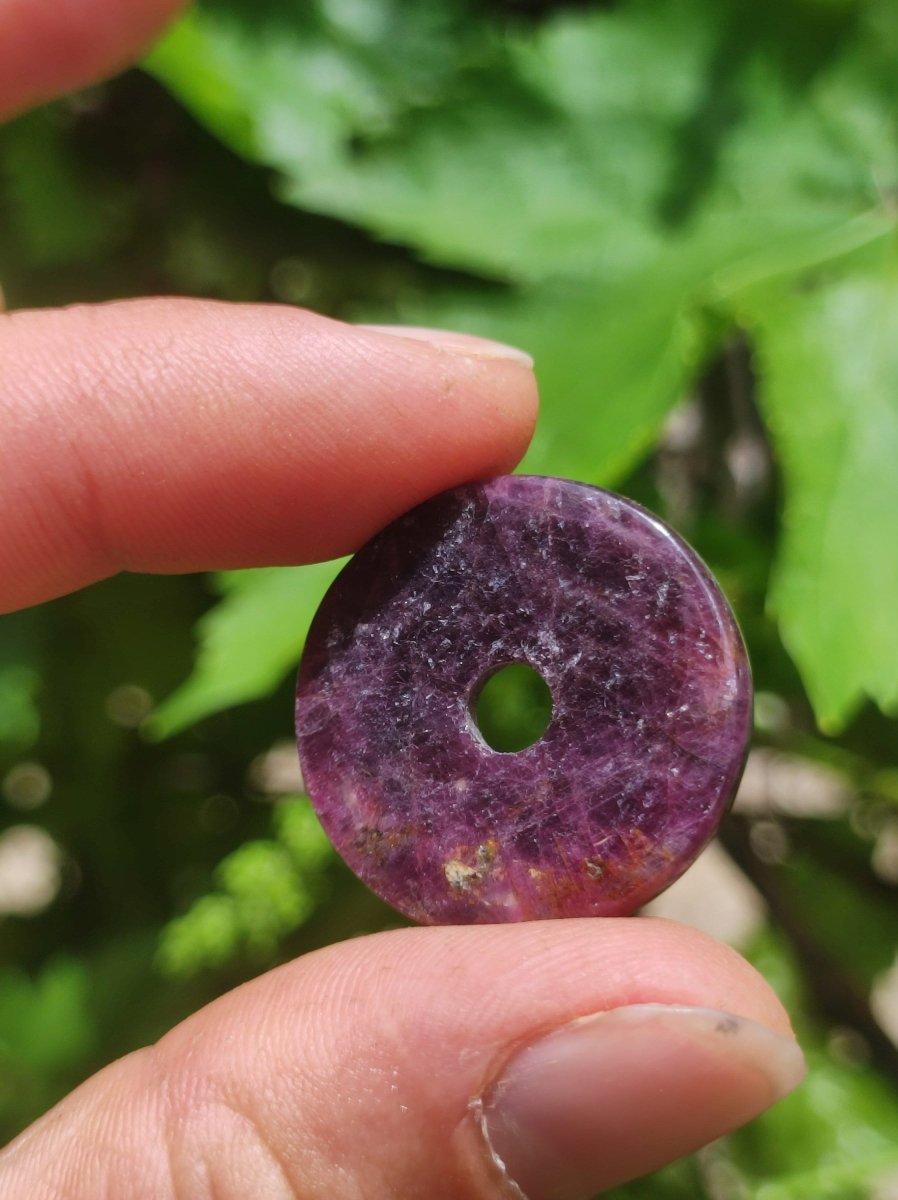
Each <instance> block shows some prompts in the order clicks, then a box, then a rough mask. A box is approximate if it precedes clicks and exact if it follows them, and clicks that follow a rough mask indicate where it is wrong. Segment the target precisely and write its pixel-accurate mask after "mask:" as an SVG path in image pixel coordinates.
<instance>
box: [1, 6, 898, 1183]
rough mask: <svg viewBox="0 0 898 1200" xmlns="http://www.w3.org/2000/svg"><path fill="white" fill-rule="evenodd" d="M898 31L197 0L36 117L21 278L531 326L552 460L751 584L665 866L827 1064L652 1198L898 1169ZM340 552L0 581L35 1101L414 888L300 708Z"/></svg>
mask: <svg viewBox="0 0 898 1200" xmlns="http://www.w3.org/2000/svg"><path fill="white" fill-rule="evenodd" d="M896 67H898V6H896V5H895V4H894V2H893V0H754V2H753V3H750V4H749V3H745V2H744V0H739V2H737V0H652V2H648V0H611V2H608V3H594V2H593V3H590V2H586V0H569V2H568V3H564V2H560V0H554V2H553V0H517V2H515V0H428V3H427V4H408V3H402V2H401V0H252V2H250V0H206V2H205V3H201V4H200V5H199V6H198V7H196V8H194V9H193V10H192V11H191V12H190V14H189V15H188V16H187V17H186V18H185V19H184V20H182V22H181V23H180V24H179V25H178V26H176V27H175V28H174V29H173V30H172V31H171V32H170V34H169V35H168V36H167V37H166V38H165V39H164V41H163V42H162V43H161V44H160V45H158V46H157V47H156V48H155V49H154V50H153V52H152V53H151V54H150V56H149V58H148V59H147V61H146V63H145V64H143V66H142V67H141V68H140V69H136V70H134V71H132V72H130V73H129V74H126V75H125V76H123V77H122V78H120V79H118V80H116V81H114V82H112V83H110V84H108V85H105V86H103V87H99V88H96V89H93V90H90V91H87V92H84V93H81V94H79V95H76V96H73V97H71V98H69V99H67V100H65V101H64V102H61V103H58V104H54V105H52V106H50V107H48V108H45V109H43V110H40V111H38V112H34V113H31V114H29V115H27V116H25V117H23V118H21V119H20V120H18V121H16V122H14V123H12V124H10V125H9V126H7V127H5V128H4V129H3V130H0V279H2V283H3V286H4V289H5V292H6V297H7V302H8V304H9V305H10V307H22V306H40V305H57V304H66V303H70V302H73V301H79V300H104V299H109V298H114V297H120V296H132V295H142V294H152V293H180V294H190V295H202V296H212V297H220V298H225V299H233V300H265V301H279V302H282V303H287V304H302V305H307V306H310V307H312V308H315V309H318V310H320V311H322V312H326V313H331V314H334V315H337V316H340V317H345V318H348V319H353V320H355V319H369V320H379V321H404V322H409V323H420V324H435V325H447V326H453V327H456V328H460V329H467V330H470V331H472V332H477V333H482V334H485V335H488V336H490V335H491V336H494V337H499V338H501V339H503V340H506V341H510V342H512V343H514V344H516V345H520V346H523V347H526V348H527V349H528V350H530V351H531V352H532V353H533V354H534V355H535V357H536V361H537V369H538V374H539V377H540V382H541V387H542V393H543V398H544V408H543V415H542V419H541V424H540V428H539V431H538V433H537V437H536V440H535V442H534V444H533V448H532V451H531V453H530V454H529V456H528V458H527V460H526V462H525V464H524V465H525V468H526V469H527V470H530V471H532V472H539V473H547V474H558V475H567V476H571V477H573V478H576V479H581V480H586V481H590V482H594V483H599V484H603V485H608V486H612V487H614V488H616V489H617V490H620V491H622V492H624V493H625V494H627V495H629V496H632V497H634V498H636V499H638V500H639V501H641V502H642V503H644V504H646V505H648V506H649V507H650V508H652V509H654V510H655V511H657V512H659V513H661V514H662V515H663V516H664V517H665V518H666V519H668V520H669V521H670V522H672V523H673V524H674V525H675V526H676V527H677V528H678V529H679V530H680V531H681V532H682V533H683V534H684V535H685V536H686V537H687V538H688V539H689V540H690V541H691V542H692V543H693V544H694V545H695V546H696V547H697V549H698V550H699V552H700V553H701V554H702V555H703V556H704V557H705V558H706V560H707V561H708V563H709V564H710V565H711V567H712V569H713V570H714V572H715V574H716V575H717V577H718V578H719V579H720V581H721V583H722V584H723V586H724V588H725V590H726V592H727V594H728V595H729V597H730V599H731V601H732V603H733V605H734V607H735V609H736V611H737V613H738V616H739V619H740V621H741V624H742V627H743V629H744V631H745V635H746V638H747V641H748V644H749V648H750V652H751V657H752V662H753V666H754V672H755V680H756V687H757V704H756V716H755V741H754V749H753V751H752V754H751V757H750V759H749V764H748V769H747V773H746V776H745V780H744V784H743V787H742V790H741V792H740V796H739V799H738V801H737V804H736V809H735V813H734V815H733V816H732V817H731V818H730V820H729V821H728V822H727V823H726V825H725V827H724V830H723V832H722V834H721V838H720V842H719V843H718V844H715V845H714V846H713V847H712V849H711V850H710V851H709V852H708V853H707V854H706V855H705V856H703V858H702V859H701V860H700V862H699V863H698V864H697V865H696V867H694V868H693V870H692V871H690V872H689V874H688V875H687V876H686V877H685V878H684V879H683V880H682V881H681V882H680V883H679V884H677V885H675V887H674V888H673V889H672V890H671V891H670V892H669V893H668V894H667V895H666V896H664V897H662V898H661V899H660V900H659V901H657V902H656V903H655V904H654V905H653V906H652V907H653V909H654V910H656V911H660V912H663V913H665V914H667V915H672V916H676V917H678V918H680V919H683V920H687V921H690V922H692V923H694V924H697V925H699V926H701V927H703V928H706V929H709V930H710V931H711V932H713V933H715V934H716V935H717V936H719V937H722V938H724V939H726V940H728V941H730V942H731V943H733V944H734V945H736V946H738V947H739V949H740V950H742V951H743V952H744V953H745V954H746V955H747V956H748V957H749V958H750V959H751V960H752V961H753V962H754V963H755V964H756V965H757V966H758V967H759V968H760V969H761V970H762V971H763V972H764V973H765V975H766V976H767V977H768V978H769V979H770V980H771V981H772V983H773V984H774V986H775V987H776V988H777V989H778V990H779V992H780V994H781V995H782V996H783V998H784V999H785V1001H786V1003H787V1004H788V1005H789V1007H790V1009H791V1011H792V1012H793V1014H794V1016H795V1021H796V1025H797V1028H798V1030H799V1033H800V1035H801V1038H802V1040H803V1042H804V1044H805V1046H806V1047H807V1050H808V1053H809V1056H810V1059H811V1067H812V1069H811V1075H810V1078H809V1080H808V1082H807V1084H806V1085H805V1086H804V1087H803V1088H801V1089H800V1090H799V1092H798V1093H797V1094H796V1095H794V1096H792V1097H791V1098H789V1099H788V1100H787V1101H785V1102H784V1103H783V1104H781V1105H780V1106H778V1107H777V1108H776V1109H775V1110H774V1111H773V1112H772V1113H769V1114H767V1115H766V1116H764V1117H763V1118H761V1119H760V1120H758V1121H756V1122H755V1123H754V1124H753V1125H752V1126H751V1127H750V1128H749V1129H747V1130H745V1131H742V1132H740V1133H739V1134H737V1135H735V1136H733V1137H731V1138H727V1139H725V1140H724V1141H722V1142H720V1143H718V1144H716V1145H714V1146H712V1147H710V1148H709V1149H707V1150H706V1151H704V1152H702V1153H701V1154H699V1155H698V1156H696V1157H695V1158H694V1159H691V1160H688V1161H686V1162H684V1163H681V1164H678V1165H677V1166H675V1167H672V1168H670V1169H668V1170H666V1171H664V1172H661V1173H659V1174H658V1175H656V1176H654V1177H652V1178H651V1179H650V1180H648V1181H644V1182H642V1183H638V1184H634V1185H631V1186H629V1187H626V1188H622V1189H619V1190H618V1191H617V1192H615V1193H614V1195H615V1196H616V1197H618V1198H619V1200H624V1198H628V1200H637V1198H639V1197H652V1198H655V1200H686V1198H689V1200H694V1198H699V1200H702V1198H707V1200H743V1198H746V1197H758V1198H759V1200H802V1198H805V1197H807V1198H813V1200H825V1198H826V1197H838V1198H839V1200H854V1198H858V1200H861V1198H865V1197H871V1198H875V1200H886V1198H887V1197H895V1196H898V965H896V951H898V723H896V720H895V715H896V713H898V232H896V225H898V70H896ZM335 569H336V568H335V566H334V565H333V564H329V565H322V566H315V567H309V568H288V569H280V570H253V571H245V572H230V573H227V574H224V575H218V576H213V577H208V578H202V577H185V578H170V579H164V578H151V577H136V576H122V577H120V578H116V579H113V580H110V581H108V582H106V583H103V584H100V585H98V586H96V587H93V588H91V589H89V590H87V591H85V592H83V593H81V594H79V595H75V596H70V597H66V598H64V599H61V600H57V601H55V602H53V603H51V604H47V605H45V606H43V607H41V608H38V609H34V610H30V611H27V612H21V613H17V614H13V615H10V616H5V617H2V618H0V1140H5V1139H6V1138H8V1137H10V1136H12V1135H13V1134H14V1133H15V1132H17V1131H18V1130H19V1129H20V1128H21V1127H22V1126H24V1125H25V1124H26V1123H27V1122H28V1121H29V1120H31V1119H32V1118H33V1117H35V1116H36V1115H38V1114H39V1113H40V1112H42V1111H43V1110H45V1109H46V1108H47V1107H48V1106H49V1105H50V1104H52V1103H53V1102H54V1101H55V1100H56V1099H57V1098H58V1097H59V1096H60V1095H61V1094H62V1093H64V1092H65V1091H66V1090H68V1089H69V1088H70V1087H71V1086H73V1085H74V1084H75V1083H77V1082H78V1081H80V1080H81V1079H82V1078H84V1077H85V1076H86V1075H87V1074H88V1073H90V1072H91V1071H93V1070H95V1069H96V1068H97V1067H99V1066H101V1065H102V1064H104V1063H106V1062H108V1061H109V1060H110V1059H111V1058H113V1057H115V1056H117V1055H120V1054H122V1053H124V1052H125V1051H128V1050H130V1049H132V1048H134V1047H136V1046H138V1045H140V1044H143V1043H145V1042H146V1041H147V1040H149V1039H152V1038H155V1037H157V1036H158V1035H159V1034H161V1033H162V1032H163V1030H165V1029H166V1028H168V1027H169V1026H170V1025H171V1024H172V1023H173V1022H175V1021H177V1020H178V1019H179V1018H181V1017H182V1016H184V1015H186V1014H187V1013H188V1012H189V1011H191V1010H192V1009H194V1008H195V1007H197V1006H198V1005H200V1004H201V1003H203V1002H205V1001H206V1000H208V999H210V998H212V997H213V996H215V995H217V994H219V993H220V992H222V991H223V990H225V989H226V988H229V987H231V986H233V985H234V984H235V983H237V982H239V981H240V980H242V979H245V978H247V977H249V976H251V975H253V974H256V973H258V972H259V971H261V970H263V969H265V968H266V967H268V966H270V965H272V964H274V963H276V962H278V961H281V960H283V959H285V958H289V957H292V956H295V955H297V954H300V953H302V952H304V951H305V950H308V949H309V948H311V947H314V946H319V945H322V944H324V943H326V942H329V941H333V940H336V939H340V938H344V937H347V936H350V935H354V934H357V933H360V932H363V931H366V930H375V929H380V928H384V927H387V926H391V925H395V924H398V923H399V918H398V917H397V916H396V914H395V913H393V912H391V911H390V910H388V909H387V908H386V907H385V906H383V905H382V904H380V902H378V901H377V900H376V899H375V898H374V897H372V896H371V895H370V894H369V893H368V892H367V891H366V890H365V889H364V888H363V887H362V885H361V884H359V883H357V882H356V881H355V880H354V879H353V878H352V877H351V876H350V875H349V873H348V872H347V871H346V870H345V868H343V867H342V866H341V864H340V863H339V862H338V861H337V860H336V859H335V857H334V855H333V853H332V851H331V850H330V849H329V846H328V844H327V842H326V839H325V838H324V837H323V835H322V833H321V831H320V829H319V827H318V825H317V823H316V821H315V819H314V816H313V814H312V812H311V809H310V807H309V805H308V802H307V800H306V799H305V798H304V797H303V795H302V791H301V787H302V785H301V780H300V778H299V774H298V770H297V767H296V760H295V750H294V747H293V743H292V740H291V721H292V687H293V674H294V671H295V666H296V662H297V660H298V658H299V654H300V652H301V648H302V642H303V636H304V633H305V630H306V628H307V626H308V622H309V620H310V617H311V614H312V613H313V612H314V610H315V607H316V605H317V603H318V600H319V599H320V597H321V595H322V593H323V591H324V589H325V588H326V586H327V584H328V582H329V580H330V579H331V578H332V576H333V574H334V572H335ZM497 690H498V695H497V694H496V691H497ZM541 700H542V698H541V697H540V696H538V695H531V694H530V693H529V691H528V685H527V684H526V682H525V683H521V681H520V679H519V678H518V679H517V680H516V679H515V677H514V676H513V675H512V677H510V679H509V681H508V683H507V685H506V688H505V691H504V693H503V692H502V689H501V688H499V689H493V696H492V709H491V711H490V712H487V713H486V714H485V715H483V714H482V720H483V723H484V728H485V729H486V727H487V726H488V725H489V724H490V722H492V725H493V727H494V728H495V733H494V736H495V737H496V738H499V739H501V738H503V737H505V738H508V739H510V743H513V742H514V740H515V738H516V737H519V736H520V733H521V730H522V729H523V730H525V731H526V729H527V728H528V723H529V722H532V721H533V720H534V719H535V718H534V709H535V708H538V706H539V704H540V703H541Z"/></svg>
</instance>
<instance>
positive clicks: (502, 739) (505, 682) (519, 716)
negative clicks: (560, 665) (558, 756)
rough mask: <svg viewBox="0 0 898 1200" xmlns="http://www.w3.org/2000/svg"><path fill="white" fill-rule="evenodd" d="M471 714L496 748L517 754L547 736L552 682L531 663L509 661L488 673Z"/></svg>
mask: <svg viewBox="0 0 898 1200" xmlns="http://www.w3.org/2000/svg"><path fill="white" fill-rule="evenodd" d="M471 716H472V718H473V721H474V724H475V725H476V727H477V729H478V731H479V733H480V736H481V737H482V738H483V740H484V741H485V742H486V744H487V745H488V746H489V747H490V749H492V750H498V751H499V753H500V754H513V753H514V752H515V751H517V750H526V749H527V747H528V746H532V745H534V744H535V743H536V742H538V741H539V739H540V738H541V737H542V736H543V734H544V733H545V732H546V729H547V728H548V725H549V722H550V721H551V719H552V693H551V692H550V691H549V685H548V684H547V683H546V681H545V679H543V677H542V675H540V673H539V671H534V669H533V667H530V666H528V665H527V663H509V664H508V665H507V666H502V667H497V668H496V670H494V671H493V672H491V673H490V674H489V675H487V677H486V679H485V680H484V681H483V683H482V684H481V685H480V688H479V690H478V691H476V692H475V693H474V696H473V698H472V702H471Z"/></svg>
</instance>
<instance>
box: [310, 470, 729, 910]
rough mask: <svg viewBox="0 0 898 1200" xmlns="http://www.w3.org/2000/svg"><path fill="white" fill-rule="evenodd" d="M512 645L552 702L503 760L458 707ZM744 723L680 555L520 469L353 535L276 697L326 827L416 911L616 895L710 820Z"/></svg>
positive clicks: (622, 898)
mask: <svg viewBox="0 0 898 1200" xmlns="http://www.w3.org/2000/svg"><path fill="white" fill-rule="evenodd" d="M513 662H526V663H529V664H530V666H532V667H533V668H534V669H535V670H537V671H539V673H540V674H541V675H542V676H543V678H544V679H545V680H546V682H547V683H548V685H549V687H550V688H551V691H552V697H553V713H552V719H551V722H550V723H549V726H548V728H547V729H546V731H545V733H544V734H543V736H542V737H541V738H540V739H539V741H537V742H536V743H535V744H534V745H532V746H530V747H528V748H527V749H525V750H521V751H518V752H516V753H511V754H503V753H499V752H497V751H495V750H492V749H490V748H489V746H487V745H486V743H485V742H484V740H483V738H482V737H481V736H480V733H479V731H478V730H477V728H476V725H475V724H474V720H473V717H472V715H471V714H472V709H473V704H474V702H475V700H476V696H477V692H478V688H479V687H480V686H482V684H483V682H484V680H485V678H487V677H489V676H490V675H491V674H492V673H493V672H494V671H495V670H496V669H498V668H499V667H501V666H503V665H505V664H508V663H513ZM750 720H751V679H750V673H749V669H748V663H747V659H746V654H745V649H744V646H743V643H742V639H741V637H740V635H739V631H738V629H737V627H736V624H735V621H734V619H733V616H732V614H731V612H730V610H729V607H728V606H727V603H726V601H725V600H724V598H723V596H722V595H721V593H720V591H719V589H718V587H717V585H716V584H715V583H714V581H713V579H712V578H711V576H710V575H709V573H708V571H707V569H706V568H705V567H704V566H703V564H702V563H701V562H700V561H699V559H698V558H697V557H696V556H695V554H694V553H693V552H692V550H690V549H689V547H688V546H686V544H685V543H684V542H683V541H682V540H681V539H680V538H679V537H678V536H677V535H676V534H675V533H673V532H672V531H671V530H670V529H669V528H667V526H665V525H664V524H663V523H662V522H661V521H660V520H658V518H656V517H654V516H652V515H651V514H650V513H648V512H646V511H645V510H644V509H642V508H640V507H639V506H637V505H635V504H633V503H631V502H630V501H627V500H624V499H622V498H621V497H619V496H614V495H612V494H610V493H608V492H604V491H601V490H599V489H598V488H593V487H589V486H587V485H585V484H580V483H573V482H570V481H568V480H559V479H548V478H541V477H535V476H503V477H500V478H497V479H493V480H490V481H488V482H486V483H481V484H473V485H470V486H467V487H462V488H458V489H456V490H455V491H452V492H447V493H445V494H443V495H441V496H437V497H436V498H435V499H433V500H430V501H428V502H427V503H426V504H424V505H422V506H421V507H420V508H417V509H415V510H414V511H412V512H410V513H408V514H406V515H405V516H403V517H401V518H399V520H397V521H395V522H394V523H393V524H392V525H390V526H389V527H388V528H387V529H385V530H384V531H383V532H382V533H381V534H379V535H378V536H377V537H375V538H374V539H373V540H372V541H371V542H369V543H368V544H367V545H366V546H364V547H363V548H362V550H360V551H359V553H358V554H357V555H356V556H355V557H354V558H353V559H352V561H351V562H350V563H349V564H348V566H347V567H346V568H345V569H344V571H343V572H342V574H341V575H340V576H339V577H338V579H337V580H336V582H335V583H334V585H333V587H332V588H331V590H330V591H329V592H328V594H327V596H326V597H325V599H324V601H323V603H322V605H321V608H320V609H319V611H318V614H317V616H316V618H315V620H314V622H313V625H312V629H311V631H310V634H309V638H308V642H307V646H306V652H305V655H304V657H303V661H302V666H301V669H300V677H299V685H298V690H297V705H296V728H297V736H298V740H299V750H300V759H301V762H302V768H303V774H304V777H305V780H306V785H307V787H308V789H309V793H310V795H311V797H312V800H313V803H314V804H315V807H316V809H317V811H318V813H319V816H320V818H321V821H322V824H323V825H324V827H325V829H326V830H327V832H328V834H329V835H330V837H331V838H332V840H333V842H334V844H335V845H336V847H337V849H338V850H339V851H340V853H341V854H342V855H343V857H344V858H345V859H346V861H347V862H348V863H349V865H350V866H351V867H352V868H353V870H354V871H356V873H357V874H358V875H359V876H361V878H362V879H363V880H365V882H366V883H367V884H368V885H369V886H370V887H371V888H373V890H374V891H376V892H378V893H379V894H380V895H381V896H382V897H384V899H386V900H387V901H389V902H390V903H391V904H393V905H394V906H395V907H396V908H398V909H400V910H401V911H402V912H404V913H405V914H407V915H408V916H410V917H412V918H414V919H415V920H418V921H422V922H425V923H450V922H452V923H465V922H493V921H520V920H529V919H536V918H544V917H570V916H591V915H620V914H627V913H631V912H633V911H634V910H635V909H636V908H638V907H639V906H640V905H642V904H644V903H645V902H647V901H648V900H650V899H651V898H652V897H653V896H655V895H656V894H657V893H658V892H660V891H661V890H662V889H663V888H664V887H666V886H667V885H668V884H669V883H671V882H673V880H674V879H676V878H677V877H678V876H679V875H680V874H681V873H682V872H683V871H684V870H685V869H686V867H688V866H689V864H690V863H691V862H692V861H693V859H694V858H695V857H696V855H697V854H698V853H699V851H700V850H701V849H702V848H703V847H704V846H705V845H706V844H707V842H708V841H709V840H710V838H711V837H712V836H713V834H714V831H715V829H716V828H717V825H718V823H719V822H720V820H721V818H722V817H723V815H724V813H725V812H726V810H727V808H728V806H729V804H730V801H731V799H732V796H733V793H734V792H735V789H736V785H737V783H738V781H739V776H740V774H741V771H742V765H743V760H744V755H745V748H746V742H747V739H748V734H749V729H750ZM709 902H710V898H709Z"/></svg>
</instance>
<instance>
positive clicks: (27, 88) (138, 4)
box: [0, 0, 186, 119]
mask: <svg viewBox="0 0 898 1200" xmlns="http://www.w3.org/2000/svg"><path fill="white" fill-rule="evenodd" d="M185 2H186V0H125V2H123V0H0V119H2V118H5V117H10V116H13V115H14V114H15V113H17V112H21V111H22V110H23V109H25V108H28V107H30V106H31V105H34V104H40V103H42V102H43V101H45V100H49V99H51V98H52V97H53V96H56V95H58V94H59V93H60V92H65V91H68V90H69V89H71V88H76V87H83V86H84V85H85V84H88V83H94V82H95V81H96V80H98V79H102V78H104V77H106V76H107V75H112V74H114V72H116V71H119V70H121V69H122V68H123V67H126V66H127V65H128V64H129V62H131V61H132V60H133V59H135V58H136V57H137V56H138V54H139V53H140V52H141V50H143V49H144V47H145V46H146V45H147V44H148V43H149V42H150V41H151V39H152V38H153V37H154V36H155V35H156V34H157V33H158V32H159V31H160V30H161V29H162V28H163V26H164V25H165V24H166V22H167V21H169V20H170V19H171V18H172V17H173V16H174V15H175V14H176V13H177V12H179V11H180V10H181V9H182V8H184V6H185Z"/></svg>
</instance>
